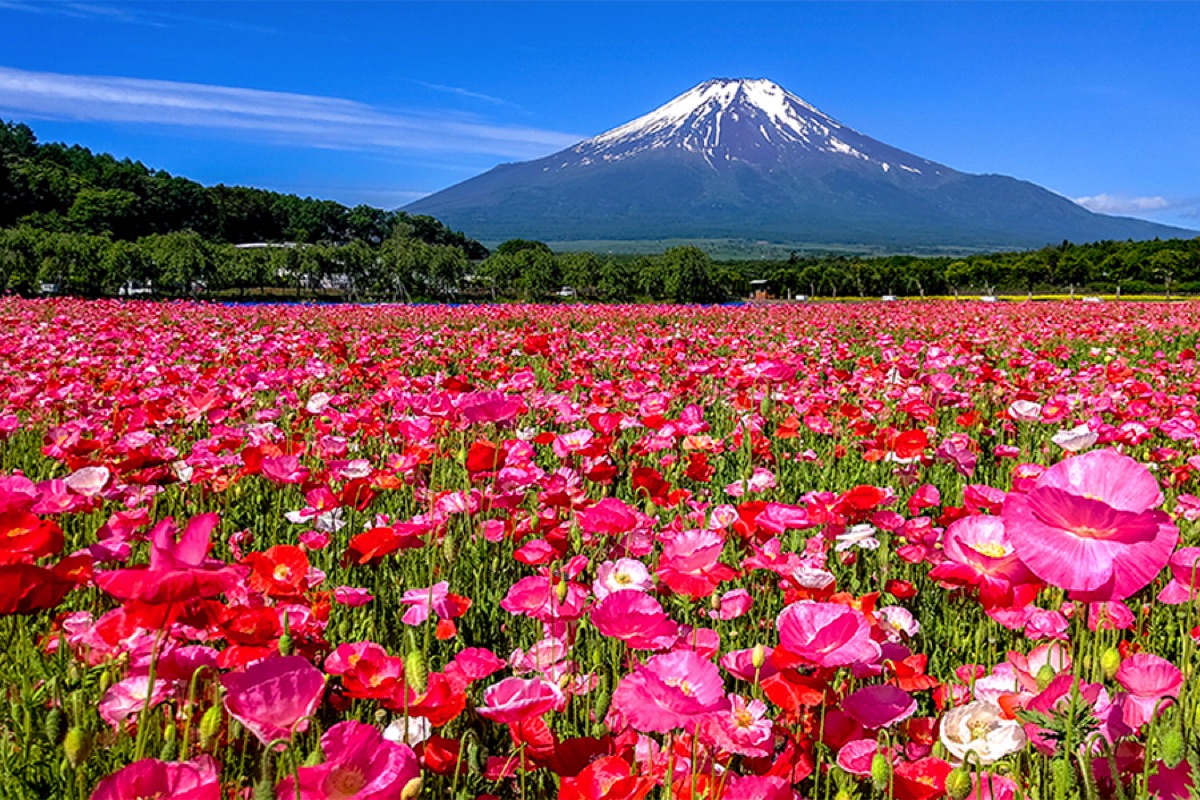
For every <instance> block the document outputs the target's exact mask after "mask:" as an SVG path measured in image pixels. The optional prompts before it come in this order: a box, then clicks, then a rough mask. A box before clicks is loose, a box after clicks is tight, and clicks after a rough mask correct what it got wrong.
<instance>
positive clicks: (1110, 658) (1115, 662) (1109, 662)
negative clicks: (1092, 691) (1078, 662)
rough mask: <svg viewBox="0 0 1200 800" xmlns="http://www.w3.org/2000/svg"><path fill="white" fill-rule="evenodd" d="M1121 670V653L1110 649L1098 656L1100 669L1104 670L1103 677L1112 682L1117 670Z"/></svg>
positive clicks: (1113, 648)
mask: <svg viewBox="0 0 1200 800" xmlns="http://www.w3.org/2000/svg"><path fill="white" fill-rule="evenodd" d="M1120 668H1121V651H1120V650H1118V649H1117V648H1115V647H1110V648H1108V649H1107V650H1105V651H1104V652H1103V653H1101V654H1100V669H1102V670H1104V677H1106V678H1108V679H1109V680H1112V678H1113V676H1114V675H1116V674H1117V670H1118V669H1120Z"/></svg>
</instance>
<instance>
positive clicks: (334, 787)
mask: <svg viewBox="0 0 1200 800" xmlns="http://www.w3.org/2000/svg"><path fill="white" fill-rule="evenodd" d="M366 785H367V779H366V777H365V776H364V775H363V774H362V771H361V770H358V769H356V768H354V767H334V768H333V771H331V772H330V773H329V778H328V779H327V782H326V786H327V787H328V789H329V796H330V798H331V800H333V798H337V799H338V800H344V799H345V798H351V797H354V796H356V795H357V794H358V793H359V792H360V791H362V788H363V787H364V786H366Z"/></svg>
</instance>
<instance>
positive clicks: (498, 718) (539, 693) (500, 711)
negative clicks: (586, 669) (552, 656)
mask: <svg viewBox="0 0 1200 800" xmlns="http://www.w3.org/2000/svg"><path fill="white" fill-rule="evenodd" d="M483 702H484V705H482V706H480V707H479V708H478V709H476V710H477V711H478V712H479V716H481V717H483V718H485V719H490V720H491V721H492V722H502V723H506V724H508V723H514V722H521V721H522V720H526V719H529V718H531V717H537V716H541V715H542V714H545V713H546V712H547V711H549V710H551V709H553V708H555V707H557V706H558V705H560V704H561V703H562V702H563V693H562V690H560V689H559V688H558V686H556V685H554V684H553V683H550V682H549V681H545V680H542V679H541V678H530V679H528V680H525V679H522V678H505V679H504V680H502V681H500V682H499V683H495V684H492V685H491V686H489V687H488V688H487V689H486V690H484V692H483Z"/></svg>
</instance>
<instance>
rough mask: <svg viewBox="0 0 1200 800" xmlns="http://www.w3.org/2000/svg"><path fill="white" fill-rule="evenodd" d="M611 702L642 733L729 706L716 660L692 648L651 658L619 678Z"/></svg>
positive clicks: (692, 720) (673, 726)
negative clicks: (703, 655)
mask: <svg viewBox="0 0 1200 800" xmlns="http://www.w3.org/2000/svg"><path fill="white" fill-rule="evenodd" d="M612 702H613V707H614V708H615V709H616V710H618V711H619V712H621V714H623V715H624V717H625V719H626V720H627V721H628V722H629V725H630V726H631V727H632V728H633V729H634V730H637V731H641V732H642V733H666V732H667V731H670V730H674V729H677V728H685V727H691V726H693V725H694V724H696V723H699V722H701V721H702V720H703V719H704V718H705V717H706V716H707V715H708V714H711V713H713V712H715V711H723V710H725V709H727V708H728V707H729V700H728V699H727V698H726V697H725V687H724V684H723V682H722V680H721V673H720V671H719V670H718V669H717V666H716V664H713V663H712V662H711V661H708V660H707V659H705V658H703V657H702V656H700V655H699V654H697V653H695V652H694V651H691V650H678V651H676V652H674V653H665V654H663V655H661V656H654V657H652V658H650V659H649V660H647V661H646V663H645V664H642V665H641V666H639V667H638V668H637V669H635V670H634V671H633V672H631V673H630V674H628V675H626V676H625V677H624V678H622V679H621V682H620V684H618V685H617V689H616V691H615V692H613V698H612Z"/></svg>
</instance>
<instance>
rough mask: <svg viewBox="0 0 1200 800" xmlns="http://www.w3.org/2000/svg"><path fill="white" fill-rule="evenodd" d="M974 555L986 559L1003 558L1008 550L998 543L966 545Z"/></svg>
mask: <svg viewBox="0 0 1200 800" xmlns="http://www.w3.org/2000/svg"><path fill="white" fill-rule="evenodd" d="M967 546H968V547H970V548H971V549H972V550H974V551H975V552H976V553H979V555H981V556H987V557H988V558H1004V556H1006V555H1008V548H1007V547H1005V546H1004V545H1002V544H1000V543H999V542H979V543H978V544H972V545H967Z"/></svg>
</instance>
